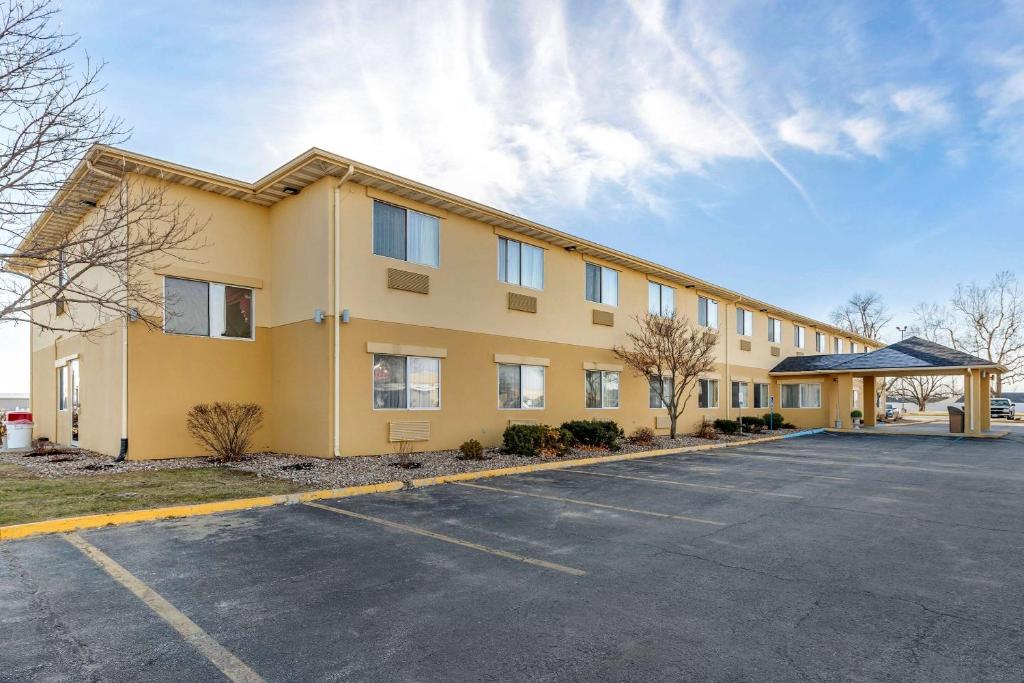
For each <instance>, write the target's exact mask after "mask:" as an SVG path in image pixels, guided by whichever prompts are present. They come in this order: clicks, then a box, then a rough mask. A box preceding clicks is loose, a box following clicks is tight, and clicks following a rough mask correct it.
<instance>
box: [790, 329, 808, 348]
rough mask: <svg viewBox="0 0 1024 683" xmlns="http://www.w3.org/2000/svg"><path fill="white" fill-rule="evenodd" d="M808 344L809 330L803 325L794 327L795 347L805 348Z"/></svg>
mask: <svg viewBox="0 0 1024 683" xmlns="http://www.w3.org/2000/svg"><path fill="white" fill-rule="evenodd" d="M806 344H807V328H806V327H804V326H803V325H795V324H794V325H793V346H795V347H796V348H798V349H802V348H804V346H806Z"/></svg>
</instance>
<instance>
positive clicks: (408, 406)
mask: <svg viewBox="0 0 1024 683" xmlns="http://www.w3.org/2000/svg"><path fill="white" fill-rule="evenodd" d="M377 356H388V357H390V358H404V359H405V407H404V408H378V407H377V406H375V405H373V392H374V380H375V379H376V378H375V377H374V376H373V366H374V365H376V364H377ZM412 358H415V359H417V360H432V361H437V406H430V407H427V408H413V407H412V400H411V394H410V392H411V391H412V382H410V381H409V379H410V377H411V375H410V373H409V360H410V359H412ZM442 393H443V390H442V388H441V359H440V358H436V357H434V356H403V355H401V354H399V353H374V354H372V355H371V356H370V407H371V408H372V409H373V410H375V411H381V412H389V413H393V412H396V411H403V410H415V411H417V412H418V411H421V410H441V397H442Z"/></svg>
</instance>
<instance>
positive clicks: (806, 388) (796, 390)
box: [782, 384, 821, 408]
mask: <svg viewBox="0 0 1024 683" xmlns="http://www.w3.org/2000/svg"><path fill="white" fill-rule="evenodd" d="M782 407H783V408H820V407H821V385H820V384H783V385H782Z"/></svg>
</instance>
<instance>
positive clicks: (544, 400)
mask: <svg viewBox="0 0 1024 683" xmlns="http://www.w3.org/2000/svg"><path fill="white" fill-rule="evenodd" d="M496 365H497V367H496V368H495V371H494V372H495V380H496V382H495V389H496V390H497V391H496V393H497V398H498V410H545V409H546V408H547V405H548V369H547V367H545V366H543V365H528V364H524V363H497V364H496ZM506 365H507V366H510V367H518V368H519V407H518V408H508V407H506V406H503V405H501V368H502V366H506ZM523 368H540V375H541V378H542V384H541V387H542V388H541V405H539V406H536V407H533V406H527V405H524V404H523ZM619 402H620V403H621V402H622V400H621V398H620V399H619Z"/></svg>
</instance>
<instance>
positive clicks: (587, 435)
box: [562, 420, 625, 451]
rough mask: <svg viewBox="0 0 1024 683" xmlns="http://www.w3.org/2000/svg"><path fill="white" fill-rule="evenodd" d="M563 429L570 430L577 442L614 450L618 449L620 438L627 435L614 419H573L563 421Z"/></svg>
mask: <svg viewBox="0 0 1024 683" xmlns="http://www.w3.org/2000/svg"><path fill="white" fill-rule="evenodd" d="M562 429H565V430H567V431H569V432H570V433H571V434H572V436H573V438H574V439H575V441H576V442H577V443H580V444H583V445H584V446H597V447H600V448H608V449H610V450H613V451H614V450H618V448H619V439H621V438H622V437H623V436H625V432H623V431H622V427H620V426H619V425H618V424H617V423H616V422H615V421H614V420H572V421H571V422H565V423H563V424H562Z"/></svg>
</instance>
